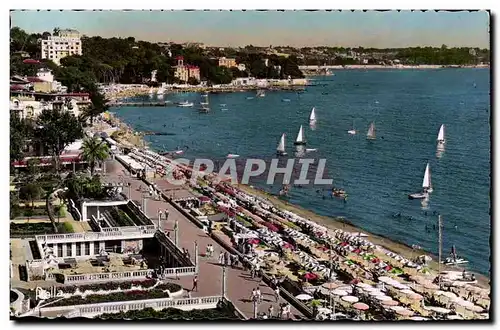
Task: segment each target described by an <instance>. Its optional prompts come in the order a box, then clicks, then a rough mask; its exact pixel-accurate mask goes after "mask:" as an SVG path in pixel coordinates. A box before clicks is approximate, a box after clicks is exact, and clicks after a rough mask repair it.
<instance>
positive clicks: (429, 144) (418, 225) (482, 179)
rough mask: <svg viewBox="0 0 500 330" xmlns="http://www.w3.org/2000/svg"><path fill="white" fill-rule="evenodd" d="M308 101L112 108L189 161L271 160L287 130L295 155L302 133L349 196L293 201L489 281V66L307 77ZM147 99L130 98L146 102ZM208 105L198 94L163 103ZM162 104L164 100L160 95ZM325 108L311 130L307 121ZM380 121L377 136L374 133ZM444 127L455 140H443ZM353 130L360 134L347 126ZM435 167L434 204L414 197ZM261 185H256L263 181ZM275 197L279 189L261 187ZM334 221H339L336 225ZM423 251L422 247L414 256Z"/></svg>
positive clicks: (270, 94)
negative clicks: (453, 257) (451, 260)
mask: <svg viewBox="0 0 500 330" xmlns="http://www.w3.org/2000/svg"><path fill="white" fill-rule="evenodd" d="M310 80H311V83H312V86H309V87H307V88H306V90H305V91H304V92H302V93H297V92H293V91H267V92H266V95H265V97H256V95H255V92H239V93H222V94H210V96H209V102H210V108H211V112H210V113H208V114H200V113H199V112H198V111H197V109H196V106H195V107H193V108H181V107H176V106H167V107H126V106H125V107H121V108H115V109H113V110H112V111H113V112H115V113H116V115H117V116H118V117H119V118H120V119H122V120H123V121H125V122H126V123H128V124H130V125H131V126H132V127H133V128H134V129H135V130H138V131H153V132H163V133H166V134H167V135H161V136H159V135H155V136H147V137H146V139H147V140H148V141H149V142H150V143H151V146H152V148H153V149H156V150H158V151H159V150H163V151H164V150H175V149H177V148H181V149H184V150H185V154H184V157H185V158H191V159H192V158H195V157H206V158H219V159H221V158H222V159H223V158H224V157H225V156H226V155H227V154H229V153H232V154H238V155H240V156H241V157H258V156H262V157H272V156H273V155H274V154H275V152H276V147H277V144H278V142H279V138H280V136H281V134H282V133H286V136H287V141H286V144H287V146H286V147H287V151H288V152H289V153H290V152H291V153H292V154H293V148H294V146H293V141H294V140H295V137H296V135H297V133H298V130H299V127H300V125H304V129H305V131H304V133H305V137H306V139H307V148H316V149H317V151H316V153H315V157H318V158H324V159H326V168H327V174H328V175H327V176H328V177H329V178H332V179H333V186H335V187H338V188H343V189H344V190H345V191H346V192H347V193H348V199H347V201H346V202H344V201H343V200H342V199H337V198H331V196H329V195H328V192H327V191H322V190H321V188H320V189H318V188H317V187H314V186H304V187H292V188H291V189H290V191H289V193H288V197H287V199H288V201H289V202H291V203H294V204H297V205H299V206H301V207H303V208H306V209H309V210H311V211H314V212H316V213H318V214H321V215H324V216H331V217H338V216H341V217H344V218H345V219H346V220H347V221H349V222H351V223H352V224H354V225H355V226H358V227H360V228H362V229H364V230H366V231H369V232H372V233H375V234H378V235H383V236H385V237H387V238H389V239H391V240H396V241H399V242H402V243H405V244H408V245H410V246H411V245H417V246H419V247H420V248H421V249H422V250H425V251H429V252H431V253H434V254H436V255H437V253H438V231H437V226H438V214H441V216H442V223H443V231H442V238H443V257H446V256H448V255H449V253H450V250H451V248H452V246H453V245H455V247H456V251H457V254H458V256H459V257H461V258H464V259H466V260H468V261H469V263H468V264H467V265H464V266H465V267H466V268H467V269H469V270H471V271H476V272H478V273H481V274H484V275H487V276H489V271H490V235H491V225H490V223H491V212H490V207H491V201H490V192H491V190H490V189H491V188H490V187H491V163H490V162H491V140H490V136H491V129H490V122H491V106H490V71H489V69H429V70H343V71H335V74H334V75H333V76H318V77H311V78H310ZM149 100H150V99H149V96H143V97H137V98H133V99H130V101H149ZM165 100H168V101H171V102H173V103H176V102H180V101H185V100H187V101H191V102H194V103H195V104H199V102H200V101H201V95H200V94H197V93H176V94H168V95H165ZM153 101H155V99H153ZM313 107H314V108H315V109H316V116H317V122H316V125H315V127H314V129H312V128H311V127H310V126H309V125H308V118H309V114H310V112H311V109H312V108H313ZM372 121H373V122H375V126H376V136H377V138H376V140H374V141H368V140H367V139H366V133H367V130H368V127H369V125H370V123H371V122H372ZM441 124H444V125H445V137H446V144H445V147H444V150H440V151H438V150H437V147H436V138H437V134H438V130H439V127H440V126H441ZM352 128H354V129H355V130H357V134H356V135H350V134H348V133H347V131H348V130H350V129H352ZM427 163H429V164H430V169H431V174H432V175H431V177H432V185H433V192H432V193H431V194H430V197H429V199H428V201H424V202H422V201H419V200H409V199H408V194H410V193H414V192H419V191H421V190H422V180H423V175H424V170H425V167H426V164H427ZM257 186H259V185H257ZM259 188H261V189H264V190H268V191H270V192H272V193H277V191H278V190H279V189H280V187H277V186H272V187H271V186H268V185H265V184H261V185H260V186H259ZM332 221H333V220H332ZM416 253H418V251H416Z"/></svg>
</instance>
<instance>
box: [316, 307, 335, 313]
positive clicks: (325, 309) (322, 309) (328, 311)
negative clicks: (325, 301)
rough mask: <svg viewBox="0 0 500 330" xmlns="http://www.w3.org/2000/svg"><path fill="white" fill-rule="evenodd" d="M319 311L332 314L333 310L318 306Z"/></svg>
mask: <svg viewBox="0 0 500 330" xmlns="http://www.w3.org/2000/svg"><path fill="white" fill-rule="evenodd" d="M318 313H323V314H330V313H332V310H331V309H330V308H325V307H320V308H318Z"/></svg>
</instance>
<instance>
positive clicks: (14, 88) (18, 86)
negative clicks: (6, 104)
mask: <svg viewBox="0 0 500 330" xmlns="http://www.w3.org/2000/svg"><path fill="white" fill-rule="evenodd" d="M23 89H24V86H23V85H10V90H13V91H20V90H23Z"/></svg>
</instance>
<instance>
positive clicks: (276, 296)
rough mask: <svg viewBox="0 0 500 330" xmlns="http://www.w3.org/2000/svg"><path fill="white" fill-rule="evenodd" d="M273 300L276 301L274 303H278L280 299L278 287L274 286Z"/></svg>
mask: <svg viewBox="0 0 500 330" xmlns="http://www.w3.org/2000/svg"><path fill="white" fill-rule="evenodd" d="M274 298H275V299H276V302H279V299H280V287H279V286H276V289H274Z"/></svg>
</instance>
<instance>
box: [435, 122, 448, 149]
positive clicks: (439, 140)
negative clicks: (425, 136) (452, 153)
mask: <svg viewBox="0 0 500 330" xmlns="http://www.w3.org/2000/svg"><path fill="white" fill-rule="evenodd" d="M437 143H438V144H439V145H443V144H445V143H446V140H445V139H444V124H443V125H441V127H440V128H439V133H438V137H437Z"/></svg>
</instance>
